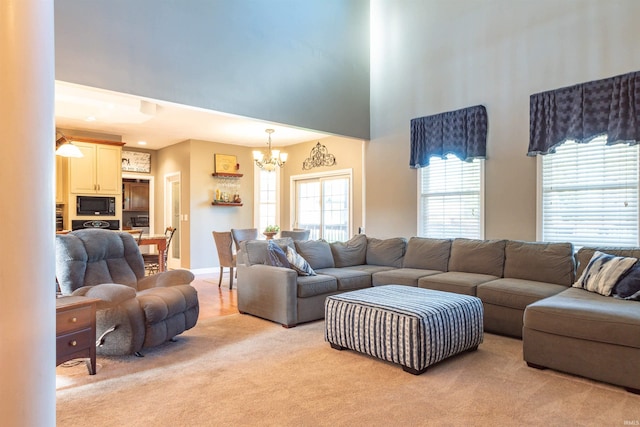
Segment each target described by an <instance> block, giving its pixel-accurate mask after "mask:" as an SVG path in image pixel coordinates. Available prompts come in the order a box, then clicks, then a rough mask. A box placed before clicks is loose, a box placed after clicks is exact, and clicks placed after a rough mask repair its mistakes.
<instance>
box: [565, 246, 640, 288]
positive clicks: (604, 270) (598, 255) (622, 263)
mask: <svg viewBox="0 0 640 427" xmlns="http://www.w3.org/2000/svg"><path fill="white" fill-rule="evenodd" d="M636 261H638V259H637V258H626V257H619V256H614V255H610V254H605V253H603V252H599V251H596V252H595V253H594V254H593V256H592V257H591V261H589V264H587V268H585V269H584V271H583V272H582V275H581V276H580V278H579V279H578V280H577V281H576V283H574V284H573V287H574V288H582V289H586V290H587V291H591V292H597V293H599V294H601V295H604V296H609V295H611V290H612V289H613V287H614V285H615V284H616V283H617V282H618V280H620V278H621V277H622V276H624V274H625V273H626V272H627V271H628V270H629V269H630V268H631V267H633V265H634V264H635V263H636Z"/></svg>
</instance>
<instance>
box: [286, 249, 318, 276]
mask: <svg viewBox="0 0 640 427" xmlns="http://www.w3.org/2000/svg"><path fill="white" fill-rule="evenodd" d="M287 261H289V264H290V266H291V268H293V269H294V270H295V271H297V272H298V276H315V275H316V272H315V271H313V268H311V266H310V265H309V263H308V262H307V260H306V259H304V258H303V257H302V255H300V254H298V253H297V252H296V251H295V249H293V248H291V247H289V246H287Z"/></svg>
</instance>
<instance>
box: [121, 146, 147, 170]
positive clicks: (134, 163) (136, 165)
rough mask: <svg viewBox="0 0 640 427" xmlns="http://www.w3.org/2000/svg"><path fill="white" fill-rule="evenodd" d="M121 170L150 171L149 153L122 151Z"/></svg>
mask: <svg viewBox="0 0 640 427" xmlns="http://www.w3.org/2000/svg"><path fill="white" fill-rule="evenodd" d="M122 171H123V172H142V173H151V153H143V152H140V151H123V152H122Z"/></svg>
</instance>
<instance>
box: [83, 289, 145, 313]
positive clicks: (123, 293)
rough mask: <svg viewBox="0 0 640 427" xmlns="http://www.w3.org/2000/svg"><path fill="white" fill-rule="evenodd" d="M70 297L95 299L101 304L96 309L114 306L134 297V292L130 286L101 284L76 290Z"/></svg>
mask: <svg viewBox="0 0 640 427" xmlns="http://www.w3.org/2000/svg"><path fill="white" fill-rule="evenodd" d="M71 295H75V296H85V297H89V298H96V299H99V300H101V301H103V303H98V307H97V308H98V309H100V308H106V307H109V306H114V305H118V304H120V303H122V302H123V301H126V300H129V299H132V298H135V297H136V290H135V289H133V288H132V287H130V286H126V285H120V284H117V283H102V284H100V285H95V286H83V287H81V288H79V289H76V290H75V291H74V292H73V293H72V294H71Z"/></svg>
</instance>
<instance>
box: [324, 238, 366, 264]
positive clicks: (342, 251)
mask: <svg viewBox="0 0 640 427" xmlns="http://www.w3.org/2000/svg"><path fill="white" fill-rule="evenodd" d="M329 246H330V247H331V253H332V255H333V262H334V263H335V266H336V267H351V266H353V265H361V264H364V263H366V261H367V236H365V235H364V234H356V235H355V236H353V237H352V238H351V239H349V240H347V241H346V242H334V243H331V244H330V245H329Z"/></svg>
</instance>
